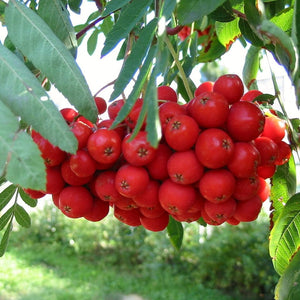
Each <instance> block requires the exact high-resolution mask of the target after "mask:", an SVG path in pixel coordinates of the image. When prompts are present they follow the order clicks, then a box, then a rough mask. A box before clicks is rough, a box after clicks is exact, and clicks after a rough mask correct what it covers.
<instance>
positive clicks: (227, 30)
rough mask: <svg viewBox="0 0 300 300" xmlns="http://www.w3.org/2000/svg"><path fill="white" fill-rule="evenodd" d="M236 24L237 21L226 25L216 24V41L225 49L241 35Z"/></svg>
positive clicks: (222, 23)
mask: <svg viewBox="0 0 300 300" xmlns="http://www.w3.org/2000/svg"><path fill="white" fill-rule="evenodd" d="M238 22H239V21H238V19H234V20H233V21H231V22H226V23H224V22H216V32H217V36H218V39H219V41H220V43H221V44H222V45H223V46H224V47H225V48H226V49H228V48H229V46H230V45H231V44H232V43H233V42H234V41H235V40H236V39H237V38H238V37H239V36H240V35H241V31H240V28H239V26H238Z"/></svg>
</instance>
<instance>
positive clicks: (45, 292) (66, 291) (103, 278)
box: [0, 247, 232, 300]
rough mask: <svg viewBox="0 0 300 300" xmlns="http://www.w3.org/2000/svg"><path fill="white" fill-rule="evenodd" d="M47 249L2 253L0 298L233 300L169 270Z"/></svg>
mask: <svg viewBox="0 0 300 300" xmlns="http://www.w3.org/2000/svg"><path fill="white" fill-rule="evenodd" d="M49 248H50V249H49ZM49 248H48V249H46V248H44V249H40V248H39V247H37V249H36V251H37V252H35V251H34V249H29V248H27V249H22V248H20V249H17V248H15V249H11V250H9V251H8V252H7V253H6V254H5V257H4V258H2V260H1V267H0V269H1V280H0V299H1V300H17V299H18V300H21V299H22V300H32V299H40V300H67V299H68V300H72V299H74V300H75V299H82V300H93V299H95V300H96V299H103V300H110V299H116V298H114V297H116V296H115V295H120V294H122V295H129V294H137V295H140V296H141V297H142V299H146V300H162V299H174V300H175V299H176V300H186V299H191V300H192V299H195V300H196V299H203V300H211V299H218V300H230V299H232V298H231V297H229V296H226V295H224V294H223V293H221V292H219V291H217V290H212V289H208V288H205V287H203V286H202V285H201V284H195V283H194V282H193V281H191V280H190V278H189V277H188V276H186V275H185V274H180V273H178V272H174V271H173V270H172V268H170V267H166V266H158V267H157V268H156V269H155V270H153V269H151V268H149V270H148V272H147V271H146V270H144V271H143V272H141V271H138V270H134V267H133V268H132V269H131V270H130V268H129V269H128V270H127V271H124V270H120V269H119V268H117V267H116V266H113V267H112V266H110V265H109V264H106V263H105V258H104V259H101V260H100V259H99V261H95V262H90V261H85V260H83V259H81V258H79V257H77V256H75V255H72V256H70V255H64V254H63V253H57V252H51V247H49ZM49 250H50V251H49ZM118 299H120V298H118Z"/></svg>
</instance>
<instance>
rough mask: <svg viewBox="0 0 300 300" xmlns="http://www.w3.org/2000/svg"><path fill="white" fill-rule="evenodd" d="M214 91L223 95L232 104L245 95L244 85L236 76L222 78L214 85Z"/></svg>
mask: <svg viewBox="0 0 300 300" xmlns="http://www.w3.org/2000/svg"><path fill="white" fill-rule="evenodd" d="M213 91H214V92H217V93H220V94H222V95H223V96H224V97H225V98H226V99H227V101H228V103H230V104H232V103H234V102H237V101H239V100H240V99H241V97H242V96H243V94H244V85H243V82H242V80H241V78H240V77H239V76H238V75H236V74H225V75H222V76H220V77H219V78H218V79H217V80H216V81H215V83H214V87H213Z"/></svg>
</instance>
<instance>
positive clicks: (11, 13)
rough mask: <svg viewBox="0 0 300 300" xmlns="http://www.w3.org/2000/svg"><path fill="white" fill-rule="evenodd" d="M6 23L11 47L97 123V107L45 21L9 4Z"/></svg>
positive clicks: (75, 67)
mask: <svg viewBox="0 0 300 300" xmlns="http://www.w3.org/2000/svg"><path fill="white" fill-rule="evenodd" d="M5 21H6V25H7V30H8V35H9V37H10V39H11V40H12V42H13V44H14V45H15V46H16V47H17V48H19V49H20V51H21V52H22V53H23V54H24V55H25V56H26V57H27V58H28V59H29V60H30V61H31V62H32V63H33V64H34V66H35V67H36V68H38V69H39V70H41V72H42V73H43V74H44V75H45V76H47V77H48V78H49V80H50V81H51V82H52V83H54V84H55V86H56V87H57V89H58V90H59V91H60V92H61V93H62V94H63V95H64V96H65V97H66V98H67V99H68V100H69V102H70V103H71V104H73V105H74V106H75V107H76V108H77V109H78V111H79V112H80V113H81V114H82V115H84V116H85V117H86V118H87V119H89V120H90V121H92V122H96V119H97V107H96V105H95V101H94V98H93V96H92V94H91V91H90V90H89V87H88V84H87V82H86V80H85V78H84V76H83V74H82V72H81V70H80V69H79V67H78V65H77V64H76V62H75V60H74V58H73V56H72V55H71V53H70V52H69V51H68V49H67V48H66V47H65V45H64V44H63V42H62V41H61V40H60V39H59V38H58V37H57V36H56V35H55V34H54V33H53V31H52V30H51V29H50V27H49V26H48V25H47V24H46V23H45V22H44V20H43V19H42V18H41V17H40V16H38V14H36V13H35V12H34V11H32V10H31V9H30V8H28V7H27V6H25V5H24V4H22V3H20V2H19V1H16V0H11V1H10V2H9V4H8V6H7V8H6V10H5Z"/></svg>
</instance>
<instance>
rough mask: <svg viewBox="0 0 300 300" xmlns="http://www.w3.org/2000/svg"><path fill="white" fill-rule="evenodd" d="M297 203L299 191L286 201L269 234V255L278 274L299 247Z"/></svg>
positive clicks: (299, 225)
mask: <svg viewBox="0 0 300 300" xmlns="http://www.w3.org/2000/svg"><path fill="white" fill-rule="evenodd" d="M299 203H300V194H299V193H298V194H295V195H293V196H292V197H291V198H290V199H289V200H288V201H287V203H286V205H285V206H284V207H283V208H282V211H281V213H280V215H279V217H278V219H277V220H276V222H275V224H274V227H273V229H272V231H271V234H270V243H269V250H270V256H271V258H272V260H273V265H274V268H275V270H276V272H277V273H278V274H279V275H282V274H283V273H284V271H285V269H286V268H287V266H288V265H289V263H290V261H291V259H292V258H293V256H294V255H295V254H296V253H297V251H298V249H299V247H300V235H299V231H300V211H299Z"/></svg>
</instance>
